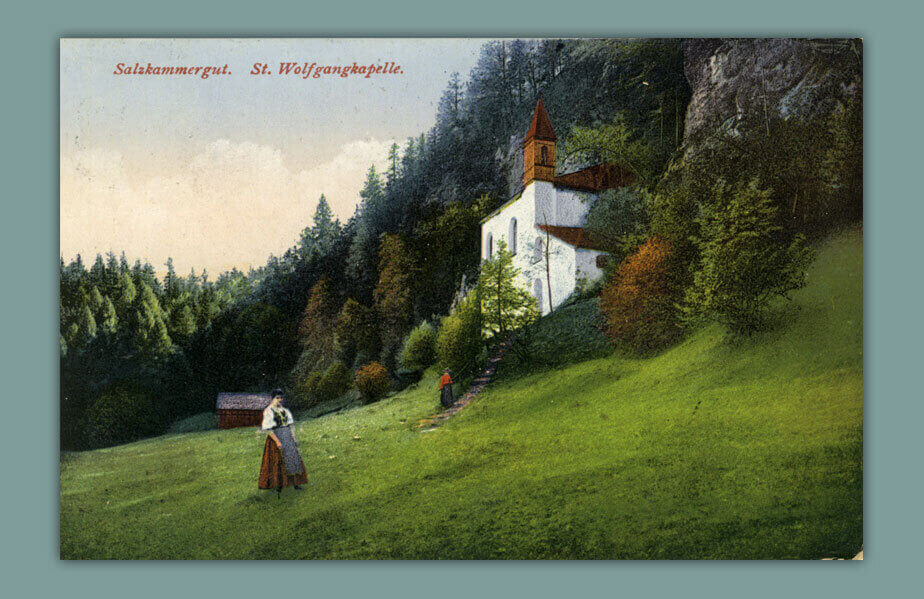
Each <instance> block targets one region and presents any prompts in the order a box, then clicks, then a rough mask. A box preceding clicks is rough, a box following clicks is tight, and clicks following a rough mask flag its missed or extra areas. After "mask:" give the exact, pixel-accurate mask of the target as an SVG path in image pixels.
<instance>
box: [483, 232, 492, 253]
mask: <svg viewBox="0 0 924 599" xmlns="http://www.w3.org/2000/svg"><path fill="white" fill-rule="evenodd" d="M484 251H485V254H484V257H485V260H487V259H488V258H490V257H491V255H492V254H493V253H494V236H493V235H491V234H490V233H488V236H487V238H486V239H485V241H484Z"/></svg>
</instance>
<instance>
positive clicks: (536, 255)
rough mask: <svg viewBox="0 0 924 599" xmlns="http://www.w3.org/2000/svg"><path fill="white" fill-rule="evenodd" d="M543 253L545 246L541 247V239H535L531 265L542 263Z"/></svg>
mask: <svg viewBox="0 0 924 599" xmlns="http://www.w3.org/2000/svg"><path fill="white" fill-rule="evenodd" d="M543 252H545V246H544V245H543V242H542V237H537V238H536V241H535V242H534V243H533V257H532V260H531V261H532V263H533V264H535V263H536V262H541V261H542V254H543Z"/></svg>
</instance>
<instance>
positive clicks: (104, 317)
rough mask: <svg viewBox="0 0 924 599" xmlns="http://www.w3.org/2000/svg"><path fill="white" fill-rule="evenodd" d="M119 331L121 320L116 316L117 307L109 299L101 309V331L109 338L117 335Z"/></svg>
mask: <svg viewBox="0 0 924 599" xmlns="http://www.w3.org/2000/svg"><path fill="white" fill-rule="evenodd" d="M118 329H119V318H118V316H117V315H116V309H115V305H113V303H112V300H111V299H109V297H106V299H105V300H104V301H103V307H102V308H101V309H100V318H99V330H100V332H101V333H103V334H104V335H107V336H111V335H115V333H116V331H118Z"/></svg>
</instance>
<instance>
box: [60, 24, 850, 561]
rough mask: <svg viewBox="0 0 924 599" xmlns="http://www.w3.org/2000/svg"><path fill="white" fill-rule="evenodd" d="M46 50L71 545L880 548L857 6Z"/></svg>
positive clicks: (507, 556)
mask: <svg viewBox="0 0 924 599" xmlns="http://www.w3.org/2000/svg"><path fill="white" fill-rule="evenodd" d="M60 58H61V60H60V248H61V250H60V251H61V256H60V336H59V343H60V382H61V384H60V389H61V395H60V449H61V451H60V514H59V516H60V548H59V551H60V557H61V558H62V559H66V560H88V559H89V560H101V559H104V560H192V559H196V560H198V559H208V560H256V559H260V560H293V559H298V560H302V559H305V560H386V559H388V560H392V559H400V560H486V559H487V560H537V559H538V560H716V559H723V560H724V559H733V560H755V559H760V560H784V559H799V560H821V559H843V560H852V559H862V550H863V295H862V288H863V131H862V122H863V104H862V100H863V47H862V41H861V40H859V39H834V38H819V39H806V38H759V39H757V38H721V39H719V38H695V37H690V38H670V39H668V38H663V39H662V38H643V37H640V38H560V39H558V38H548V39H533V38H522V39H520V38H504V39H489V38H471V39H468V38H433V39H427V38H395V39H386V38H374V39H373V38H369V39H347V38H330V39H321V38H266V39H260V38H246V39H232V38H228V39H219V38H209V39H197V38H62V39H61V40H60Z"/></svg>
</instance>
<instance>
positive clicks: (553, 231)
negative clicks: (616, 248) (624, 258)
mask: <svg viewBox="0 0 924 599" xmlns="http://www.w3.org/2000/svg"><path fill="white" fill-rule="evenodd" d="M537 226H538V227H539V229H541V230H543V231H546V232H547V233H548V234H549V235H551V236H552V237H555V238H557V239H561V240H562V241H564V242H565V243H567V244H568V245H573V246H574V247H576V248H578V249H582V250H600V251H605V250H604V248H603V246H602V245H601V244H599V243H598V242H596V241H595V240H593V239H592V238H591V237H590V235H589V234H588V233H587V230H586V229H584V228H582V227H558V226H555V225H537Z"/></svg>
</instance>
